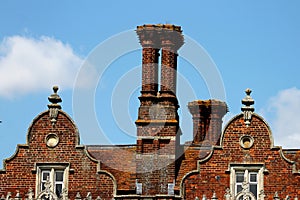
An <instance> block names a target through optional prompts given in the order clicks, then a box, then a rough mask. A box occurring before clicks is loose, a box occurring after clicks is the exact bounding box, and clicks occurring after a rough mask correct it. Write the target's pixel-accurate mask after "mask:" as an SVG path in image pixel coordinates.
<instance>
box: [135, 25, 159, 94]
mask: <svg viewBox="0 0 300 200" xmlns="http://www.w3.org/2000/svg"><path fill="white" fill-rule="evenodd" d="M136 32H137V34H138V36H139V40H140V44H141V45H142V47H143V51H142V57H143V58H142V91H141V93H142V96H156V94H157V92H158V58H159V53H158V52H159V49H160V36H159V32H158V29H157V28H156V27H155V26H151V25H147V26H138V27H137V30H136Z"/></svg>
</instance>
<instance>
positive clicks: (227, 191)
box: [224, 188, 232, 200]
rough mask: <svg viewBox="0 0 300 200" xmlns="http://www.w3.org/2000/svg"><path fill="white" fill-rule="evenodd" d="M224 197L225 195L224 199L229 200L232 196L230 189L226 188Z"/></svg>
mask: <svg viewBox="0 0 300 200" xmlns="http://www.w3.org/2000/svg"><path fill="white" fill-rule="evenodd" d="M224 197H225V200H231V197H232V196H231V191H230V189H229V188H227V189H226V193H225V195H224Z"/></svg>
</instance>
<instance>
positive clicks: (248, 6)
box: [0, 0, 300, 159]
mask: <svg viewBox="0 0 300 200" xmlns="http://www.w3.org/2000/svg"><path fill="white" fill-rule="evenodd" d="M299 7H300V2H299V1H297V0H290V1H283V0H281V1H279V0H277V1H274V0H272V1H271V0H265V1H258V0H254V1H240V0H235V1H234V0H232V1H216V0H212V1H190V2H188V3H187V2H184V3H183V2H175V1H148V2H146V1H26V2H25V1H2V2H1V5H0V27H1V31H0V42H1V43H0V104H1V106H0V120H2V121H3V122H2V123H1V124H0V159H4V158H7V157H9V156H11V155H12V154H13V153H14V151H15V148H16V145H17V144H24V143H26V134H27V128H28V127H29V125H30V123H31V122H32V120H33V119H34V117H35V116H37V115H38V114H39V113H40V112H42V111H44V110H46V109H47V104H48V100H47V97H48V96H49V95H50V94H51V93H52V86H53V85H56V84H58V85H59V86H60V90H59V94H60V96H61V98H62V99H63V103H62V107H63V110H64V111H66V112H67V113H68V114H70V115H71V116H72V117H74V118H75V122H76V118H77V117H76V116H74V107H75V109H78V110H84V109H85V106H89V107H92V108H94V111H95V114H96V116H97V119H96V120H98V123H99V124H100V126H101V127H102V129H103V132H104V133H105V135H106V137H107V138H108V141H103V140H102V138H101V137H99V139H98V138H97V137H95V135H97V133H95V132H96V131H97V129H90V130H88V128H86V127H85V126H84V125H81V124H80V123H79V124H77V125H78V127H79V131H80V134H81V138H82V143H84V144H102V143H111V144H122V143H135V137H134V135H135V132H134V130H135V129H134V120H135V119H136V117H137V108H138V103H139V102H138V100H137V97H138V95H139V88H138V85H139V84H140V82H138V81H139V79H140V68H139V65H140V64H141V52H140V49H137V50H135V51H132V52H129V53H127V54H124V55H121V56H120V57H119V58H118V59H116V60H113V62H112V63H111V65H110V66H109V67H108V68H107V70H106V71H105V74H104V75H103V80H101V81H99V82H98V85H96V87H95V88H94V90H95V95H94V100H95V105H81V104H80V105H77V104H74V90H75V92H76V89H77V88H76V87H75V85H76V84H75V82H76V81H75V80H76V76H77V74H78V72H79V71H80V69H82V67H83V66H84V63H85V62H84V61H85V60H88V59H89V58H91V57H92V55H93V52H95V51H97V49H98V48H99V47H100V48H101V45H102V44H103V43H105V41H107V40H109V38H110V39H111V38H113V39H114V38H116V37H117V36H119V35H120V34H121V35H122V34H123V33H124V31H125V32H126V31H129V32H130V31H131V32H132V31H133V30H134V29H135V28H136V26H137V25H142V24H147V23H153V24H157V23H171V24H176V25H180V26H182V29H183V34H184V35H185V36H187V37H189V38H191V39H193V40H194V41H195V42H197V43H198V44H199V46H201V47H202V48H203V50H204V51H206V52H207V54H209V56H210V57H211V59H212V61H213V62H214V63H215V66H216V67H217V69H218V71H219V73H220V77H221V78H222V82H223V83H224V84H223V87H224V89H225V94H226V99H225V100H226V102H227V103H228V106H229V110H230V113H228V114H227V117H226V118H225V121H226V120H228V118H230V117H232V116H234V115H236V114H238V113H240V107H241V99H242V98H243V97H244V96H245V94H244V90H245V89H246V88H248V87H249V88H251V89H252V90H253V93H252V96H253V98H254V99H255V109H256V112H257V113H259V114H261V115H263V116H264V117H265V118H266V120H267V121H268V123H269V124H270V126H271V128H272V131H273V135H274V139H275V144H277V145H283V146H284V147H285V148H295V147H300V145H298V144H299V143H300V137H299V135H300V124H299V123H298V122H299V120H300V117H299V113H300V103H299V102H300V79H299V72H300V68H299V67H300V60H299V55H300V38H299V35H300V14H299ZM122 45H126V41H124V42H123V43H122ZM117 48H118V47H114V48H111V49H108V50H107V51H108V52H109V51H110V52H115V51H116V49H117ZM179 54H180V51H179ZM101 56H103V57H104V58H105V56H106V55H101ZM101 56H100V58H102V57H101ZM100 63H101V61H100ZM178 68H179V74H180V75H181V76H183V77H184V79H186V80H188V81H189V82H190V84H191V85H192V88H193V90H194V91H195V98H197V99H208V98H211V95H210V93H209V92H208V89H207V88H208V87H209V85H208V83H207V82H206V81H205V77H201V76H199V77H196V76H194V71H193V68H192V67H191V66H190V63H189V62H188V61H186V60H185V59H183V58H179V63H178ZM129 72H132V76H134V77H135V76H136V77H135V78H136V79H134V80H137V81H136V82H134V84H135V86H134V87H132V88H129V90H131V91H130V92H129V94H130V95H129V96H126V95H128V94H124V95H125V96H126V97H127V99H125V104H122V103H120V101H118V100H120V99H123V98H122V96H121V97H119V96H118V95H119V93H115V91H118V90H119V91H122V87H121V88H118V84H120V83H121V80H123V78H124V77H125V78H124V81H125V82H126V75H128V74H129ZM90 73H91V74H88V75H87V77H89V76H90V75H93V73H92V72H90ZM202 76H203V74H202ZM85 87H88V85H86V86H85ZM184 90H185V89H184V87H182V86H179V87H178V93H179V94H180V93H181V94H183V95H181V98H180V99H179V101H180V103H181V108H180V110H179V113H180V114H181V117H182V118H183V119H184V120H186V122H184V124H182V126H183V132H184V136H182V141H185V140H188V139H190V138H191V134H192V133H191V130H192V129H191V118H189V117H190V116H189V114H188V113H187V110H186V105H187V102H188V101H192V100H195V99H187V98H184V96H185V95H184V92H182V91H184ZM112 97H113V98H112ZM82 98H83V99H84V98H85V97H84V96H82ZM112 99H113V100H112ZM75 101H76V100H75ZM76 106H82V107H80V108H78V107H76ZM103 107H104V108H103ZM115 108H120V110H121V111H120V112H127V113H129V117H128V119H126V120H125V119H124V118H123V119H124V121H125V122H126V123H127V122H128V124H130V125H128V126H129V127H128V128H126V127H125V128H123V127H122V126H123V125H122V124H121V125H120V123H119V121H118V120H116V118H118V116H123V115H122V113H118V112H116V109H115ZM83 117H85V116H83ZM79 118H80V117H79ZM79 118H78V119H79ZM184 120H182V121H184ZM101 124H102V125H101ZM124 129H126V130H125V131H124ZM126 131H127V132H130V133H127V132H126ZM92 132H93V134H91V133H92ZM125 132H126V133H125ZM91 135H93V136H91Z"/></svg>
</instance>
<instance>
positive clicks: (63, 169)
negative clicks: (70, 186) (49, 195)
mask: <svg viewBox="0 0 300 200" xmlns="http://www.w3.org/2000/svg"><path fill="white" fill-rule="evenodd" d="M68 168H69V167H68V166H66V165H41V166H38V167H37V183H36V184H37V190H36V194H37V196H38V195H39V194H40V193H41V192H43V191H44V190H45V189H46V184H50V190H51V191H52V192H53V193H54V194H56V196H57V197H60V196H61V194H62V192H63V189H64V188H67V183H68Z"/></svg>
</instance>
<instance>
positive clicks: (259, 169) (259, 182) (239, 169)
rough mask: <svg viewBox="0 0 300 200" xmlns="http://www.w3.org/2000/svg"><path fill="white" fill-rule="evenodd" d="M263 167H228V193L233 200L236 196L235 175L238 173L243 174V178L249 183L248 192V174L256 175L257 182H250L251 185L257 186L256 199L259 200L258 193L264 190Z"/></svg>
mask: <svg viewBox="0 0 300 200" xmlns="http://www.w3.org/2000/svg"><path fill="white" fill-rule="evenodd" d="M264 171H265V169H264V166H262V165H259V166H257V165H256V166H255V165H240V166H239V165H236V166H231V167H230V191H231V194H233V197H234V198H235V197H236V196H237V194H238V193H237V184H236V174H237V173H238V172H244V176H245V177H246V180H248V183H249V190H250V184H251V182H250V174H251V173H256V174H257V177H256V178H257V179H256V180H257V182H252V184H257V196H256V199H259V194H260V192H261V191H262V190H263V189H264Z"/></svg>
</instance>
